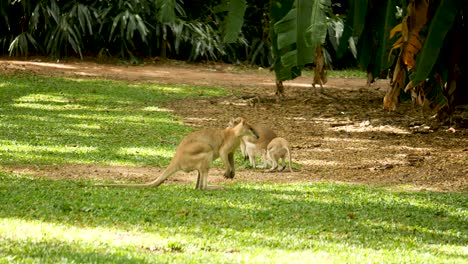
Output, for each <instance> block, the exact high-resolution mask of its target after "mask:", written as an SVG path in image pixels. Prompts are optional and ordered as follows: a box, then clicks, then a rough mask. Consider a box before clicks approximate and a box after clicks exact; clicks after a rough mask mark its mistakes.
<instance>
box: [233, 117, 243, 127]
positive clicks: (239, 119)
mask: <svg viewBox="0 0 468 264" xmlns="http://www.w3.org/2000/svg"><path fill="white" fill-rule="evenodd" d="M240 123H244V118H242V117H236V118H231V122H230V124H232V126H237V125H238V124H240Z"/></svg>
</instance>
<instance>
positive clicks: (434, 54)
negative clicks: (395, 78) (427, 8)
mask: <svg viewBox="0 0 468 264" xmlns="http://www.w3.org/2000/svg"><path fill="white" fill-rule="evenodd" d="M462 4H463V0H441V2H440V5H439V7H438V8H437V11H436V13H435V15H434V17H433V18H432V20H431V23H430V25H429V32H428V34H427V38H426V40H425V41H424V45H423V47H422V50H421V52H420V54H419V55H418V56H417V58H416V67H415V69H416V71H415V72H414V74H413V75H411V76H410V77H411V80H412V84H413V86H417V85H418V84H420V83H421V82H422V81H424V80H425V79H426V78H428V76H429V75H430V73H431V71H432V69H433V67H434V64H435V63H436V61H437V58H438V57H439V53H440V49H441V48H442V45H443V44H444V40H445V36H446V35H447V32H449V30H450V29H451V28H452V26H453V22H454V21H455V18H456V17H457V15H459V14H460V12H461V10H462ZM465 15H466V14H465Z"/></svg>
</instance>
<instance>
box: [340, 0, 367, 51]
mask: <svg viewBox="0 0 468 264" xmlns="http://www.w3.org/2000/svg"><path fill="white" fill-rule="evenodd" d="M367 2H368V0H350V1H349V6H350V9H349V12H348V16H347V18H346V20H345V24H344V30H343V35H342V36H341V40H340V45H339V46H338V50H337V56H338V57H341V56H343V55H344V53H345V52H346V51H347V50H348V46H349V44H348V43H349V42H348V41H349V39H350V38H351V37H357V38H359V37H360V36H361V33H362V31H363V30H364V27H365V25H366V16H367V6H368V3H367Z"/></svg>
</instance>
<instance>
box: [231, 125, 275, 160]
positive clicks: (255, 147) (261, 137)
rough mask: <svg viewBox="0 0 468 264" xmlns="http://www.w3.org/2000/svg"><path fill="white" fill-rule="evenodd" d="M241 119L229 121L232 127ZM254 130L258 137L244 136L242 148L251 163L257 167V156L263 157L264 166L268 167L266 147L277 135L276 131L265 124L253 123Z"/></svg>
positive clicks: (243, 153)
mask: <svg viewBox="0 0 468 264" xmlns="http://www.w3.org/2000/svg"><path fill="white" fill-rule="evenodd" d="M238 122H239V121H238V120H237V119H232V120H231V121H230V123H229V126H230V127H233V126H235V125H236V124H237V123H238ZM252 126H253V128H254V130H255V131H256V132H257V134H258V138H255V137H252V136H244V137H242V138H241V141H240V150H241V153H242V155H243V156H244V159H247V158H248V159H249V161H250V165H251V166H252V167H253V168H254V169H255V167H256V162H255V159H256V157H257V156H261V157H262V161H263V167H264V168H266V166H267V163H266V156H265V153H266V149H267V146H268V143H270V141H271V140H272V139H273V138H275V137H276V133H275V132H274V131H273V130H272V129H271V128H269V127H267V126H265V125H260V124H257V125H252Z"/></svg>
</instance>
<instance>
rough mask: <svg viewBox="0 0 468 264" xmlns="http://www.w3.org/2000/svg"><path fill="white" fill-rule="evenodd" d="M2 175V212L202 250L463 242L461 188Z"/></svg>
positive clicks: (414, 248)
mask: <svg viewBox="0 0 468 264" xmlns="http://www.w3.org/2000/svg"><path fill="white" fill-rule="evenodd" d="M0 176H1V178H0V182H1V184H0V195H1V196H2V200H3V203H2V204H1V205H0V215H1V216H2V218H5V219H8V218H11V219H24V220H27V221H28V220H31V221H36V220H39V221H43V222H45V223H57V224H63V225H69V226H75V227H77V228H78V227H87V228H95V227H105V228H108V229H109V230H138V232H143V233H146V232H148V233H157V234H158V235H161V236H162V237H179V238H181V239H182V240H184V241H191V242H190V243H193V245H192V247H198V248H199V249H200V250H206V249H205V247H206V245H210V249H209V250H210V251H225V250H227V249H228V248H244V247H245V248H249V247H254V248H255V247H258V248H268V249H270V250H291V251H294V250H312V249H320V250H332V251H333V250H337V249H340V248H343V247H348V249H349V248H355V249H356V250H358V249H370V250H372V251H374V252H375V251H382V250H383V251H388V252H393V253H392V254H394V253H395V252H400V251H404V252H407V251H408V252H416V253H417V254H430V255H434V256H438V257H440V258H446V259H457V258H463V257H464V256H463V247H465V246H466V245H467V244H468V236H467V234H468V230H467V227H466V221H467V217H468V209H467V207H466V204H468V197H467V196H466V195H464V194H455V193H454V194H451V193H433V192H420V193H415V192H390V191H386V190H381V189H376V188H370V187H364V186H357V185H346V184H331V183H315V184H281V185H277V184H265V185H250V184H244V183H236V184H232V185H229V186H228V189H227V190H225V191H213V192H200V191H196V190H192V186H191V185H190V186H181V185H164V186H161V187H159V188H153V189H118V188H117V189H113V188H109V189H101V188H93V187H78V184H77V182H75V181H50V180H37V179H34V180H33V179H28V178H26V177H19V176H15V175H8V174H0ZM78 183H80V184H81V183H84V184H85V185H86V184H90V183H89V182H82V181H80V182H78ZM434 245H437V247H435V246H434ZM441 247H455V249H451V250H445V249H441ZM460 247H461V248H462V249H460ZM24 254H26V253H24ZM83 254H86V253H83ZM26 255H27V254H26Z"/></svg>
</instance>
